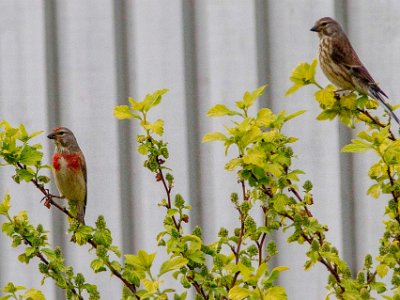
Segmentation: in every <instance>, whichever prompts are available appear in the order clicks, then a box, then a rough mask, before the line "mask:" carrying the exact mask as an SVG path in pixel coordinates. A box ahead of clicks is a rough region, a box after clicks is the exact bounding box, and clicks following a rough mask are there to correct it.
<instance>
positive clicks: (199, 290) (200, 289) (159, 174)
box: [150, 137, 209, 300]
mask: <svg viewBox="0 0 400 300" xmlns="http://www.w3.org/2000/svg"><path fill="white" fill-rule="evenodd" d="M150 139H151V137H150ZM150 141H151V143H152V144H153V141H152V139H151V140H150ZM153 146H154V144H153ZM156 160H157V164H158V168H157V177H156V178H157V181H161V182H162V184H163V187H164V190H165V192H166V194H167V209H171V208H172V200H171V190H172V188H171V186H169V185H168V184H167V180H166V179H165V176H164V172H163V170H162V167H161V162H162V160H161V159H160V158H159V157H158V156H157V157H156ZM171 218H172V221H173V223H174V226H175V228H176V230H178V232H180V230H181V223H180V222H177V221H176V219H175V216H172V217H171ZM187 267H188V268H189V269H190V270H194V268H193V267H191V266H189V265H187ZM188 279H189V278H188ZM191 284H192V285H193V287H194V288H195V290H196V292H197V294H199V295H201V296H202V297H203V298H204V299H206V300H207V299H208V298H209V297H208V296H207V295H206V293H205V291H204V289H203V286H202V285H201V284H200V283H198V282H197V281H195V280H194V278H192V279H191Z"/></svg>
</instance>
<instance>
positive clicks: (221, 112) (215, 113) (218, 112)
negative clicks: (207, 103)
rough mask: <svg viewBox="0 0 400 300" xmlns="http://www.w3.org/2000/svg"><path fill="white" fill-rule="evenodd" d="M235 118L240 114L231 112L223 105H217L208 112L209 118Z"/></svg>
mask: <svg viewBox="0 0 400 300" xmlns="http://www.w3.org/2000/svg"><path fill="white" fill-rule="evenodd" d="M227 115H228V116H234V115H239V113H237V112H235V111H233V110H230V109H229V108H227V107H226V106H225V105H223V104H217V105H215V106H213V107H211V108H210V109H209V110H208V112H207V117H222V116H227Z"/></svg>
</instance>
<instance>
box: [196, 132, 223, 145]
mask: <svg viewBox="0 0 400 300" xmlns="http://www.w3.org/2000/svg"><path fill="white" fill-rule="evenodd" d="M226 139H227V137H226V136H225V135H224V134H223V133H221V132H210V133H207V134H206V135H204V137H203V141H202V142H203V143H207V142H213V141H225V140H226Z"/></svg>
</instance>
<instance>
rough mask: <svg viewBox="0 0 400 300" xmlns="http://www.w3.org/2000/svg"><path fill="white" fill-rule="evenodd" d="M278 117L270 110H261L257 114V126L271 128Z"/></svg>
mask: <svg viewBox="0 0 400 300" xmlns="http://www.w3.org/2000/svg"><path fill="white" fill-rule="evenodd" d="M275 119H276V117H275V115H274V113H273V112H272V110H270V109H269V108H261V109H260V110H259V111H258V113H257V119H256V122H257V126H260V127H270V126H271V123H272V122H273V121H275Z"/></svg>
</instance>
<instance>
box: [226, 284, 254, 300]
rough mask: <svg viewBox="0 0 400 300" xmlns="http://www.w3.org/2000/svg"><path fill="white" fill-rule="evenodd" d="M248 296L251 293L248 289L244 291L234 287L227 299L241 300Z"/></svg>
mask: <svg viewBox="0 0 400 300" xmlns="http://www.w3.org/2000/svg"><path fill="white" fill-rule="evenodd" d="M250 295H251V291H250V290H249V289H245V288H242V287H240V286H237V285H236V286H234V287H233V288H231V289H230V290H229V293H228V298H229V299H230V300H242V299H244V298H246V297H248V296H250Z"/></svg>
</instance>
